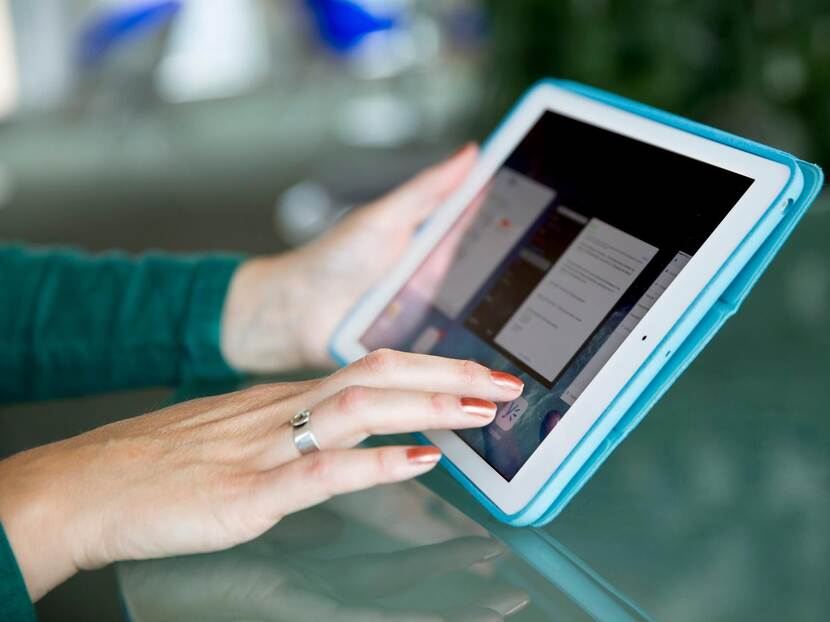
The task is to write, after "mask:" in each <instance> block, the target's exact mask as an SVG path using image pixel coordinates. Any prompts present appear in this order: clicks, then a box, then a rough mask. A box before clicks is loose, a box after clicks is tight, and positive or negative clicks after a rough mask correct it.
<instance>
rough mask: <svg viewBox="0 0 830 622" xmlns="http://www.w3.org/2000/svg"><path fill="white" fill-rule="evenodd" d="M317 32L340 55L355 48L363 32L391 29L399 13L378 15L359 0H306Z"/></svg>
mask: <svg viewBox="0 0 830 622" xmlns="http://www.w3.org/2000/svg"><path fill="white" fill-rule="evenodd" d="M306 4H307V5H308V8H309V10H310V11H311V13H312V15H313V17H314V22H315V25H316V26H317V31H318V33H319V34H320V38H321V39H322V40H323V42H324V43H325V44H326V45H327V46H328V47H329V48H331V49H332V50H333V51H334V52H337V53H340V54H343V53H348V52H350V51H352V50H353V49H355V48H356V47H357V46H358V45H359V44H360V42H361V41H363V39H364V38H365V37H366V35H369V34H372V33H374V32H382V31H386V30H393V29H395V28H396V27H397V26H398V21H399V17H400V16H399V15H396V14H391V13H390V14H386V15H378V14H376V13H373V12H372V11H371V10H370V9H369V8H367V7H366V6H364V5H363V4H361V3H360V2H359V1H358V0H306Z"/></svg>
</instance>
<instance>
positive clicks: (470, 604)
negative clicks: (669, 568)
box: [118, 472, 646, 622]
mask: <svg viewBox="0 0 830 622" xmlns="http://www.w3.org/2000/svg"><path fill="white" fill-rule="evenodd" d="M426 483H427V484H428V486H430V487H432V488H435V489H436V491H440V493H441V494H442V495H451V496H452V497H453V498H454V499H457V500H458V501H460V507H461V508H463V510H464V512H469V515H465V513H463V512H461V511H459V509H456V508H454V507H453V506H452V505H451V504H449V503H448V502H446V501H444V500H443V499H441V498H440V497H437V496H436V495H435V494H434V493H433V492H430V491H429V490H427V489H426V488H424V487H423V486H422V485H420V484H418V483H412V482H409V483H405V484H402V485H399V486H397V485H396V486H391V487H386V488H381V489H375V490H370V491H366V492H361V493H357V494H353V495H349V496H346V497H340V498H337V499H334V500H332V501H330V502H328V503H326V504H324V505H323V506H321V507H319V508H314V509H311V510H307V511H305V512H301V513H299V514H296V515H293V516H290V517H288V518H287V519H285V520H283V521H282V522H281V523H280V524H279V525H277V526H276V527H275V528H274V529H272V530H271V531H269V532H268V533H267V534H265V535H264V536H262V537H261V538H258V539H257V540H255V541H253V542H251V543H249V544H246V545H243V546H239V547H236V548H234V549H232V550H229V551H225V552H221V553H215V554H210V555H193V556H187V557H180V558H173V559H166V560H153V561H146V562H135V563H129V564H121V565H120V566H119V569H118V574H119V580H120V584H121V589H122V595H123V599H124V603H125V609H126V611H127V612H128V614H129V616H130V618H131V619H132V620H134V621H135V622H145V621H151V620H168V619H210V620H239V619H244V620H307V621H310V622H312V621H316V620H320V621H324V620H325V621H329V620H343V621H351V620H354V621H366V622H369V621H371V620H390V621H392V620H394V621H398V620H400V621H407V622H408V621H413V622H415V621H419V622H420V621H422V620H423V621H431V620H436V621H439V620H453V621H454V620H461V621H466V620H469V621H473V620H476V621H478V620H481V621H489V620H502V619H506V618H511V619H516V620H549V619H554V618H556V619H568V620H570V619H588V618H594V619H603V620H620V621H629V620H640V619H646V616H645V614H643V613H642V612H640V611H639V610H638V609H637V607H636V606H635V605H633V604H631V603H630V602H628V601H627V600H626V598H625V597H624V596H622V595H621V594H620V593H619V592H617V591H616V590H615V589H614V588H613V587H612V586H610V584H608V583H607V582H606V581H605V580H603V579H602V578H601V577H599V576H598V575H597V574H596V573H595V571H593V570H592V569H591V568H589V567H588V566H587V565H586V564H585V563H584V562H582V561H581V560H579V559H578V558H576V557H575V556H574V555H573V554H572V553H570V552H569V551H568V550H567V549H566V548H565V547H564V546H563V545H562V544H560V543H559V542H557V541H556V540H555V539H554V538H552V537H550V536H549V535H547V534H545V533H543V532H541V531H538V530H534V529H526V530H519V529H513V528H510V527H506V526H504V525H500V524H498V523H495V522H493V521H491V520H490V519H489V518H488V517H487V516H485V515H484V514H483V513H481V512H479V510H478V508H477V507H476V506H475V505H474V504H466V503H465V502H464V501H465V499H464V497H457V496H456V495H459V494H461V495H463V494H464V493H463V491H462V490H461V489H459V488H458V487H457V485H456V484H455V483H454V482H453V481H452V480H451V479H450V478H449V477H448V476H447V475H446V474H444V473H440V472H439V473H436V474H433V475H432V476H430V477H428V478H426ZM478 521H480V522H478Z"/></svg>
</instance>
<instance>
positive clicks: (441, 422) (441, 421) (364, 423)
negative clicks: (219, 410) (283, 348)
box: [276, 386, 497, 457]
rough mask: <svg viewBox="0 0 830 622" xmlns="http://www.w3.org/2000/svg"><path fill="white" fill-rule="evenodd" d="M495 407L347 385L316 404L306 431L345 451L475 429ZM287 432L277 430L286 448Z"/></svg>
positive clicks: (469, 400) (439, 395)
mask: <svg viewBox="0 0 830 622" xmlns="http://www.w3.org/2000/svg"><path fill="white" fill-rule="evenodd" d="M496 408H497V407H496V404H495V403H494V402H491V401H489V400H483V399H479V398H475V397H459V396H457V395H452V394H449V393H426V392H423V391H400V390H397V389H377V388H374V387H360V386H351V387H346V388H345V389H343V390H342V391H338V392H337V393H335V394H334V395H332V396H331V397H329V398H327V399H325V400H323V401H322V402H320V403H318V404H316V405H315V406H314V407H313V409H312V411H313V412H312V419H311V421H310V423H309V426H310V428H311V431H312V432H314V435H315V437H316V438H317V442H318V443H319V445H320V447H322V448H323V449H334V448H338V447H341V448H345V447H354V446H355V445H357V444H358V443H360V442H361V441H363V440H365V439H366V438H367V437H369V436H373V435H377V434H400V433H404V432H419V431H422V430H459V429H466V428H480V427H482V426H485V425H487V424H488V423H490V422H491V421H492V420H493V418H494V417H495V416H496ZM293 433H294V431H293V429H292V428H291V427H290V426H283V427H282V428H281V429H280V430H279V431H278V434H280V435H288V436H290V437H291V438H290V441H291V443H290V445H289V446H291V445H293ZM276 445H277V447H282V446H284V445H285V443H282V442H280V441H279V440H278V441H277V443H276ZM294 457H296V456H294Z"/></svg>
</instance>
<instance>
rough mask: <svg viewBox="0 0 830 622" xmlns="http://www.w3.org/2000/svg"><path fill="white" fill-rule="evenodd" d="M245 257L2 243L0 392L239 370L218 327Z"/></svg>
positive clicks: (39, 394)
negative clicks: (228, 358) (135, 254)
mask: <svg viewBox="0 0 830 622" xmlns="http://www.w3.org/2000/svg"><path fill="white" fill-rule="evenodd" d="M238 263H239V260H238V259H235V258H231V257H201V258H199V257H193V258H183V257H174V256H169V255H161V254H148V255H144V256H142V257H139V258H130V257H127V256H125V255H122V254H115V253H111V254H106V255H99V256H90V255H86V254H83V253H80V252H77V251H72V250H31V249H26V248H23V247H19V246H11V247H4V248H0V274H2V275H3V283H4V286H3V287H2V288H0V401H14V400H23V399H42V398H50V397H59V396H66V395H79V394H86V393H95V392H100V391H105V390H113V389H119V388H127V387H137V386H153V385H167V384H174V383H177V382H180V381H181V380H183V379H184V378H187V377H201V378H221V377H228V376H231V375H233V371H232V370H231V369H230V368H229V367H228V365H227V364H226V363H225V361H224V359H223V358H222V355H221V352H220V348H219V330H220V318H221V312H222V305H223V302H224V298H225V294H226V292H227V288H228V283H229V282H230V280H231V277H232V275H233V272H234V271H235V269H236V267H237V265H238Z"/></svg>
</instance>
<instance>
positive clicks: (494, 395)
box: [308, 348, 524, 402]
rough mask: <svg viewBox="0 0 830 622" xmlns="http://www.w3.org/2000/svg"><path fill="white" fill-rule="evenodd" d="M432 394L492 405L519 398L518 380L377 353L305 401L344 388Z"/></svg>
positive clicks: (463, 364)
mask: <svg viewBox="0 0 830 622" xmlns="http://www.w3.org/2000/svg"><path fill="white" fill-rule="evenodd" d="M352 385H357V386H366V387H376V388H390V389H406V390H413V391H436V392H440V393H452V394H454V395H463V396H468V397H478V398H481V399H486V400H491V401H493V402H507V401H511V400H514V399H516V398H517V397H519V395H521V393H522V390H523V388H524V383H523V382H522V380H521V379H520V378H517V377H516V376H514V375H512V374H507V373H505V372H501V371H493V370H490V369H488V368H487V367H485V366H484V365H481V364H480V363H476V362H474V361H468V360H458V359H451V358H445V357H441V356H432V355H428V354H413V353H408V352H397V351H395V350H388V349H385V348H384V349H380V350H375V351H374V352H370V353H369V354H367V355H366V356H364V357H363V358H361V359H360V360H358V361H355V362H354V363H352V364H351V365H349V366H348V367H345V368H343V369H341V370H339V371H337V372H336V373H334V374H332V375H331V376H329V377H328V378H327V379H325V380H324V381H323V382H321V383H320V384H319V385H317V386H315V387H314V388H312V389H311V390H310V391H309V394H308V395H309V397H311V398H316V399H317V400H322V399H325V398H326V397H329V396H331V395H333V394H334V393H336V392H337V391H340V390H342V389H345V388H346V387H348V386H352Z"/></svg>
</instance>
